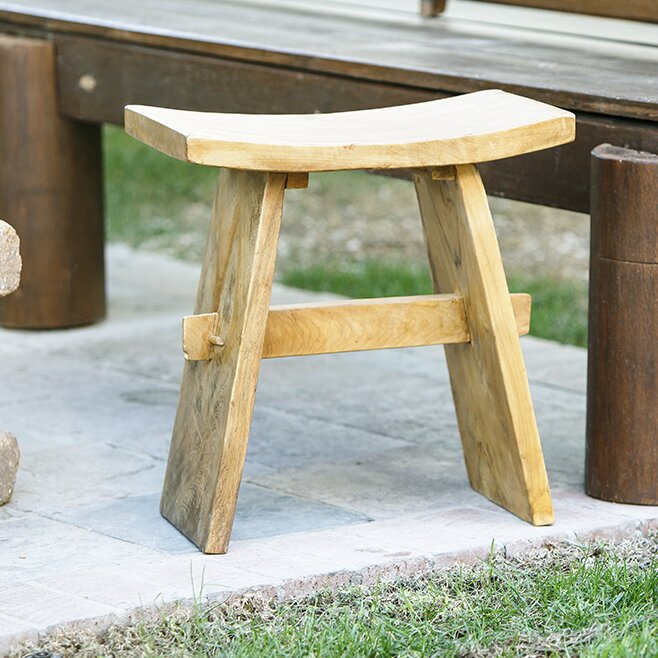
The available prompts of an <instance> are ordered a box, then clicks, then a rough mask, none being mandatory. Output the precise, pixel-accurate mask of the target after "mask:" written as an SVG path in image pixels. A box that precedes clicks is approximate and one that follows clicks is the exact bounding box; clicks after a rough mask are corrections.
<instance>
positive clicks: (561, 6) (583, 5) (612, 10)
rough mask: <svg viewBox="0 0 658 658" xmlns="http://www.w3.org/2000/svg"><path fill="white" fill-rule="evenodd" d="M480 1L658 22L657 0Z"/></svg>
mask: <svg viewBox="0 0 658 658" xmlns="http://www.w3.org/2000/svg"><path fill="white" fill-rule="evenodd" d="M478 2H489V3H493V4H498V5H516V6H518V7H532V8H533V9H551V10H553V11H568V12H571V13H574V14H589V15H590V16H605V17H607V18H622V19H625V20H629V21H643V22H647V23H658V4H656V1H655V0H624V2H619V0H478Z"/></svg>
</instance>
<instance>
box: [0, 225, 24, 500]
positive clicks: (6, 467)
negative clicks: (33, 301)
mask: <svg viewBox="0 0 658 658" xmlns="http://www.w3.org/2000/svg"><path fill="white" fill-rule="evenodd" d="M20 278H21V255H20V252H19V241H18V236H17V235H16V231H14V229H13V228H12V227H11V226H9V224H7V223H5V222H3V221H2V220H0V297H4V296H5V295H8V294H9V293H12V292H14V291H15V290H16V289H17V288H18V284H19V283H20ZM19 458H20V452H19V450H18V441H16V437H14V436H12V435H11V434H9V433H8V432H2V431H0V505H4V504H5V503H7V502H9V499H10V498H11V494H12V493H13V491H14V484H15V483H16V471H17V470H18V460H19Z"/></svg>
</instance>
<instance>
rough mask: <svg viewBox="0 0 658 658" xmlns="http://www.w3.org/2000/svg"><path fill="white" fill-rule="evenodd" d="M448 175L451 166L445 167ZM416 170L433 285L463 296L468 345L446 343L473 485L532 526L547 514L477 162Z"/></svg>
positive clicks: (518, 356)
mask: <svg viewBox="0 0 658 658" xmlns="http://www.w3.org/2000/svg"><path fill="white" fill-rule="evenodd" d="M449 173H450V172H449ZM435 178H441V179H442V180H433V178H432V173H431V172H425V171H423V172H420V173H417V174H416V177H415V182H416V192H417V195H418V201H419V205H420V213H421V217H422V220H423V227H424V231H425V239H426V241H427V249H428V255H429V261H430V269H431V273H432V280H433V282H434V289H435V291H436V292H439V293H440V292H456V293H458V294H460V295H462V296H463V297H464V304H465V308H466V316H467V318H468V325H469V331H470V334H471V341H470V343H462V344H458V345H446V346H445V351H446V358H447V361H448V369H449V371H450V382H451V386H452V393H453V398H454V401H455V408H456V411H457V420H458V423H459V430H460V434H461V440H462V446H463V449H464V458H465V461H466V468H467V470H468V476H469V480H470V483H471V486H472V487H473V488H474V489H475V490H476V491H479V492H480V493H481V494H483V495H484V496H486V497H487V498H489V499H490V500H492V501H494V502H495V503H497V504H499V505H501V506H502V507H505V508H506V509H507V510H509V511H510V512H512V513H514V514H516V515H517V516H519V517H521V518H522V519H525V520H527V521H529V522H530V523H532V524H534V525H548V524H550V523H552V522H553V507H552V503H551V497H550V491H549V488H548V480H547V477H546V470H545V467H544V459H543V456H542V451H541V445H540V443H539V435H538V432H537V425H536V421H535V416H534V411H533V407H532V400H531V398H530V390H529V387H528V380H527V376H526V372H525V366H524V363H523V356H522V354H521V346H520V343H519V339H518V335H517V331H516V326H515V322H514V315H513V311H512V305H511V302H510V296H509V291H508V289H507V282H506V280H505V273H504V271H503V264H502V260H501V257H500V252H499V249H498V241H497V239H496V234H495V231H494V227H493V223H492V220H491V213H490V211H489V205H488V203H487V197H486V194H485V191H484V187H483V185H482V181H481V180H480V176H479V174H478V172H477V169H475V167H473V166H472V165H463V166H457V167H454V168H452V169H451V173H450V175H446V172H445V171H442V172H439V173H438V175H436V176H435Z"/></svg>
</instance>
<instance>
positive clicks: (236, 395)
mask: <svg viewBox="0 0 658 658" xmlns="http://www.w3.org/2000/svg"><path fill="white" fill-rule="evenodd" d="M125 118H126V130H127V132H128V133H129V134H131V135H133V136H134V137H136V138H137V139H139V140H141V141H143V142H146V143H147V144H150V145H151V146H153V147H154V148H156V149H158V150H160V151H163V152H164V153H167V154H168V155H170V156H172V157H175V158H178V159H180V160H185V161H187V162H195V163H200V164H206V165H213V166H216V167H224V168H225V169H224V171H223V172H222V174H221V176H220V178H219V183H218V186H217V193H216V197H215V203H214V207H213V213H212V223H211V226H210V234H209V237H208V244H207V247H206V252H205V257H204V261H203V268H202V271H201V279H200V282H199V288H198V292H197V298H196V306H195V310H194V313H195V314H194V315H192V316H190V317H187V318H185V319H184V322H183V349H184V353H185V358H186V359H187V363H186V364H185V369H184V372H183V380H182V384H181V394H180V400H179V403H178V413H177V415H176V422H175V425H174V430H173V438H172V443H171V449H170V452H169V463H168V467H167V474H166V478H165V484H164V490H163V494H162V505H161V510H162V514H163V515H164V516H165V517H166V518H167V519H169V521H171V522H172V523H173V524H174V525H175V526H176V527H177V528H178V529H179V530H180V531H181V532H183V533H184V534H185V535H186V536H187V537H189V538H190V539H191V540H192V541H193V542H195V543H196V544H197V545H198V546H199V547H200V548H201V549H202V550H203V551H204V552H206V553H225V552H226V550H227V547H228V543H229V538H230V535H231V527H232V524H233V516H234V513H235V505H236V501H237V497H238V488H239V486H240V479H241V476H242V467H243V463H244V458H245V453H246V449H247V439H248V435H249V425H250V423H251V415H252V411H253V405H254V398H255V395H256V383H257V380H258V370H259V365H260V360H261V359H262V358H269V357H275V356H291V355H301V354H323V353H329V352H348V351H353V350H366V349H380V348H387V347H408V346H417V345H433V344H439V343H445V344H449V345H448V346H447V347H446V348H445V350H446V356H447V361H448V368H449V370H450V381H451V385H452V392H453V397H454V401H455V407H456V411H457V418H458V422H459V430H460V433H461V440H462V445H463V450H464V457H465V460H466V467H467V470H468V475H469V480H470V483H471V486H472V487H473V488H474V489H476V490H477V491H479V492H480V493H482V494H484V495H485V496H486V497H487V498H489V499H491V500H492V501H494V502H495V503H498V504H499V505H502V506H503V507H505V508H506V509H508V510H509V511H510V512H513V513H514V514H516V515H518V516H519V517H521V518H522V519H525V520H526V521H529V522H530V523H533V524H535V525H546V524H550V523H552V521H553V508H552V503H551V497H550V492H549V488H548V481H547V478H546V470H545V467H544V460H543V456H542V452H541V446H540V443H539V436H538V433H537V426H536V422H535V417H534V411H533V407H532V401H531V399H530V391H529V388H528V381H527V377H526V372H525V366H524V363H523V357H522V354H521V348H520V344H519V339H518V334H519V333H524V332H525V331H527V328H528V323H529V313H530V299H529V297H528V296H527V295H511V296H510V294H509V291H508V289H507V283H506V280H505V273H504V271H503V265H502V261H501V258H500V252H499V250H498V243H497V240H496V235H495V232H494V227H493V224H492V221H491V214H490V212H489V206H488V204H487V197H486V194H485V191H484V187H483V185H482V182H481V180H480V176H479V174H478V172H477V170H476V168H475V167H474V166H473V163H477V162H483V161H488V160H496V159H499V158H505V157H509V156H514V155H518V154H521V153H528V152H530V151H537V150H539V149H544V148H548V147H551V146H556V145H558V144H564V143H566V142H569V141H572V140H573V138H574V116H573V115H572V114H571V113H569V112H565V111H562V110H559V109H556V108H554V107H551V106H549V105H545V104H543V103H538V102H536V101H532V100H528V99H525V98H521V97H519V96H515V95H512V94H508V93H505V92H502V91H496V90H492V91H482V92H477V93H473V94H468V95H464V96H458V97H454V98H448V99H445V100H437V101H431V102H427V103H418V104H415V105H406V106H402V107H391V108H384V109H376V110H362V111H357V112H343V113H336V114H325V115H321V114H316V115H241V114H208V113H201V112H187V111H179V110H169V109H162V108H157V107H143V106H128V107H127V108H126V114H125ZM401 168H409V169H413V173H414V180H415V185H416V191H417V194H418V200H419V203H420V214H421V217H422V222H423V227H424V231H425V238H426V241H427V249H428V254H429V261H430V268H431V273H432V280H433V282H434V289H435V292H436V293H437V294H435V295H429V296H422V297H410V298H391V299H377V300H362V301H347V302H342V303H331V304H318V305H295V306H287V307H273V308H270V307H269V302H270V292H271V288H272V278H273V274H274V262H275V258H276V249H277V239H278V236H279V227H280V223H281V209H282V205H283V195H284V191H285V189H286V187H306V185H307V181H308V173H309V172H312V171H336V170H347V169H401Z"/></svg>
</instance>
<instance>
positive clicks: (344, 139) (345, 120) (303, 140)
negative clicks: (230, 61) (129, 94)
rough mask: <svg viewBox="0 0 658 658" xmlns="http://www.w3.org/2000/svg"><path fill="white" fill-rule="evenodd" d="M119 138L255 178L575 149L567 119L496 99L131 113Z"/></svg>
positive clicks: (481, 95) (480, 95)
mask: <svg viewBox="0 0 658 658" xmlns="http://www.w3.org/2000/svg"><path fill="white" fill-rule="evenodd" d="M125 124H126V131H127V132H128V133H129V134H131V135H132V136H133V137H136V138H137V139H139V140H140V141H142V142H145V143H146V144H149V145H150V146H152V147H154V148H156V149H158V150H159V151H162V152H164V153H167V154H168V155H170V156H172V157H175V158H178V159H180V160H185V161H187V162H195V163H198V164H206V165H214V166H218V167H230V168H233V169H249V170H256V171H286V172H308V171H332V170H339V169H369V168H372V169H396V168H414V167H424V166H440V165H451V164H459V163H472V162H486V161H489V160H498V159H500V158H506V157H510V156H513V155H518V154H521V153H530V152H533V151H538V150H541V149H545V148H548V147H551V146H557V145H560V144H565V143H567V142H571V141H573V139H574V137H575V117H574V116H573V114H571V113H570V112H566V111H565V110H560V109H558V108H555V107H552V106H550V105H546V104H544V103H539V102H537V101H533V100H530V99H527V98H523V97H521V96H516V95H514V94H509V93H507V92H504V91H499V90H495V89H494V90H488V91H481V92H475V93H473V94H464V95H462V96H456V97H453V98H446V99H441V100H437V101H429V102H426V103H415V104H411V105H403V106H399V107H390V108H380V109H374V110H359V111H356V112H337V113H329V114H303V115H250V114H219V113H212V112H188V111H184V110H171V109H166V108H159V107H147V106H139V105H129V106H128V107H126V112H125Z"/></svg>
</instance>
